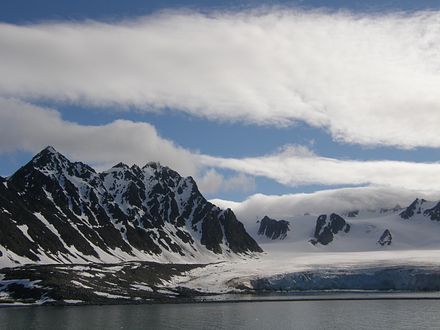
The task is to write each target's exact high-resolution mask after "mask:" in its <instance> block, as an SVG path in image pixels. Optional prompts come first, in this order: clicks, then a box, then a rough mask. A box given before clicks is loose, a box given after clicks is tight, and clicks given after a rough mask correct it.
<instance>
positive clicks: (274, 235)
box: [258, 215, 290, 239]
mask: <svg viewBox="0 0 440 330" xmlns="http://www.w3.org/2000/svg"><path fill="white" fill-rule="evenodd" d="M259 222H260V228H259V229H258V235H264V236H266V237H268V238H270V239H285V238H286V236H287V232H288V231H290V228H289V225H290V222H289V221H286V220H275V219H271V218H269V217H268V216H267V215H266V216H265V217H264V218H263V219H261V220H260V221H259Z"/></svg>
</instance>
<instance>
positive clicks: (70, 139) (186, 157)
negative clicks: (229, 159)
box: [0, 98, 197, 175]
mask: <svg viewBox="0 0 440 330" xmlns="http://www.w3.org/2000/svg"><path fill="white" fill-rule="evenodd" d="M47 145H52V146H54V147H55V148H56V149H58V150H59V151H60V152H62V153H65V154H66V155H67V156H69V157H72V158H73V159H75V160H80V161H84V162H89V163H90V164H91V165H94V166H95V167H97V168H99V169H103V168H108V167H109V166H113V165H115V164H116V163H119V162H121V161H122V162H125V163H127V164H134V163H135V164H138V165H140V166H142V165H144V164H145V163H147V162H148V161H160V162H161V163H162V164H164V165H168V166H170V167H171V168H174V169H176V170H178V171H179V172H180V173H181V174H182V175H195V174H196V173H197V165H196V163H195V161H194V157H195V154H193V153H191V152H190V151H188V150H185V149H183V148H181V147H179V146H176V145H175V144H174V143H173V142H171V141H169V140H166V139H163V138H161V137H160V136H159V135H158V134H157V131H156V129H155V128H154V127H153V126H152V125H150V124H148V123H139V122H132V121H128V120H116V121H114V122H112V123H109V124H106V125H99V126H86V125H80V124H77V123H74V122H69V121H65V120H63V119H62V118H61V116H60V114H59V112H57V111H55V110H52V109H43V108H41V107H37V106H34V105H31V104H27V103H24V102H22V101H17V100H11V99H4V98H0V153H2V152H3V153H4V152H10V151H15V150H22V151H30V152H38V151H40V150H41V149H42V148H44V147H46V146H47Z"/></svg>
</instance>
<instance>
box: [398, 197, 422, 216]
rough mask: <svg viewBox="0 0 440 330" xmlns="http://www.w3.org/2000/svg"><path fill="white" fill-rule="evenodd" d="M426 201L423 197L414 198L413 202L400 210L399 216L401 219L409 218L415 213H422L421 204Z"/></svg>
mask: <svg viewBox="0 0 440 330" xmlns="http://www.w3.org/2000/svg"><path fill="white" fill-rule="evenodd" d="M424 203H426V200H424V199H418V198H416V199H415V200H414V202H412V203H411V204H410V205H409V206H408V207H407V208H406V209H405V210H403V211H402V212H400V214H399V215H400V217H401V218H402V219H406V220H408V219H410V218H412V217H413V216H414V215H416V214H421V213H422V205H423V204H424Z"/></svg>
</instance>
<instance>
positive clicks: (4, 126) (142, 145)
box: [0, 98, 440, 194]
mask: <svg viewBox="0 0 440 330" xmlns="http://www.w3.org/2000/svg"><path fill="white" fill-rule="evenodd" d="M46 145H53V146H54V147H55V148H57V149H58V150H60V151H61V152H62V153H65V154H66V155H67V156H69V157H71V158H73V159H75V160H81V161H85V162H87V163H90V164H91V165H94V166H95V167H96V168H98V169H103V168H107V167H109V166H111V165H114V164H115V163H118V162H120V161H123V162H125V163H128V164H133V163H136V164H138V165H143V164H145V163H146V162H148V161H160V162H161V163H163V164H164V165H168V166H170V167H171V168H173V169H175V170H177V171H178V172H180V173H181V174H182V175H193V176H194V177H195V178H196V180H197V181H198V182H199V184H200V187H201V190H202V191H203V192H205V193H211V194H212V193H215V192H228V191H232V190H235V191H243V192H252V191H255V177H256V176H262V177H266V178H269V179H273V180H276V181H278V182H280V183H282V184H285V185H290V186H297V185H310V184H318V185H345V186H347V185H363V186H382V187H392V188H393V189H402V190H403V189H410V190H427V191H436V190H437V191H438V182H440V163H415V162H403V161H387V160H383V161H358V160H340V159H333V158H326V157H321V156H319V155H316V154H314V153H313V152H312V151H311V150H309V149H308V148H307V147H304V146H295V145H288V146H285V147H284V148H281V149H280V150H279V151H278V152H277V153H275V154H272V155H266V156H261V157H248V158H224V157H223V158H222V157H213V156H209V155H204V154H200V153H197V152H192V151H190V150H187V149H185V148H182V147H180V146H178V145H176V144H175V143H174V142H172V141H170V140H167V139H164V138H162V137H161V136H159V135H158V133H157V131H156V129H155V128H154V127H153V126H152V125H150V124H148V123H141V122H132V121H128V120H116V121H114V122H111V123H108V124H104V125H95V126H92V125H81V124H78V123H74V122H70V121H66V120H63V119H62V118H61V116H60V113H59V112H57V111H55V110H52V109H44V108H41V107H38V106H35V105H32V104H29V103H25V102H23V101H19V100H13V99H5V98H0V153H5V152H10V151H15V150H25V151H30V152H37V151H39V150H40V149H42V148H43V147H45V146H46ZM216 169H227V170H230V171H233V172H234V173H233V174H230V175H227V176H225V175H223V174H221V173H219V172H218V171H217V170H216Z"/></svg>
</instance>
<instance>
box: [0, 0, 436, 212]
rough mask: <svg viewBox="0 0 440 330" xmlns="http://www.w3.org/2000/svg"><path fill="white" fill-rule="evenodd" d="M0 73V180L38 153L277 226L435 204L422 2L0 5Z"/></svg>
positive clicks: (426, 21) (432, 34) (432, 48)
mask: <svg viewBox="0 0 440 330" xmlns="http://www.w3.org/2000/svg"><path fill="white" fill-rule="evenodd" d="M0 76H1V77H2V78H1V79H0V175H2V176H9V175H11V174H12V173H13V172H14V171H15V170H17V169H18V168H19V167H20V166H22V165H24V164H25V163H26V162H27V161H29V160H30V159H31V158H32V155H34V154H35V153H36V152H38V151H39V150H41V149H43V148H44V147H45V146H47V145H52V146H54V147H55V148H56V149H57V150H58V151H59V152H61V153H63V154H65V155H66V156H67V157H69V158H70V159H72V160H79V161H83V162H86V163H88V164H90V165H92V166H93V167H94V168H95V169H96V170H98V171H100V170H105V169H107V168H109V167H111V166H113V165H114V164H116V163H119V162H121V161H122V162H125V163H127V164H130V165H131V164H134V163H136V164H138V165H143V164H145V163H147V162H148V161H159V162H161V163H162V164H164V165H167V166H170V167H171V168H174V169H175V170H177V171H179V173H181V174H182V175H185V176H187V175H191V176H193V177H195V178H196V181H197V182H198V185H199V187H200V189H201V191H202V192H203V193H204V195H205V196H206V197H207V198H210V199H215V201H216V203H217V204H219V205H221V206H231V207H238V206H240V207H242V208H244V207H247V208H249V210H255V209H258V207H260V208H262V207H261V205H263V204H264V208H263V209H264V210H258V212H260V213H261V212H263V211H267V212H269V210H270V211H271V212H272V213H276V214H278V215H279V216H283V215H284V214H285V215H287V214H293V213H300V212H307V211H310V210H309V209H316V208H317V205H320V208H334V209H338V210H339V209H353V208H373V207H391V206H393V205H395V204H403V205H404V204H405V203H408V202H410V201H411V200H412V199H414V198H415V197H421V196H423V197H425V198H428V199H436V198H438V199H440V193H439V191H440V190H439V185H438V184H437V182H440V163H439V158H440V150H439V147H440V134H438V128H439V127H440V93H438V87H439V86H440V3H439V2H438V1H405V0H402V1H397V0H396V1H371V0H364V1H342V0H339V1H337V0H333V1H318V0H316V1H312V0H310V1H256V0H255V1H252V0H248V1H226V0H224V1H209V2H207V1H185V0H180V1H177V0H175V1H125V2H122V1H115V0H112V1H83V0H79V1H56V0H42V1H38V2H29V1H22V0H14V1H9V0H5V1H2V2H0ZM310 201H312V202H310ZM280 205H284V207H281V206H280ZM258 212H257V213H258ZM258 214H259V213H258Z"/></svg>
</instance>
